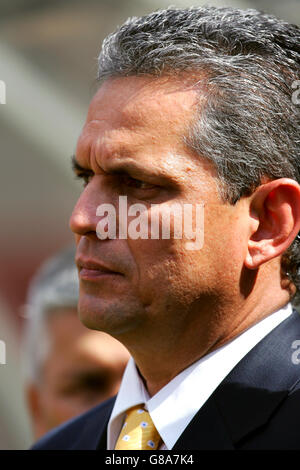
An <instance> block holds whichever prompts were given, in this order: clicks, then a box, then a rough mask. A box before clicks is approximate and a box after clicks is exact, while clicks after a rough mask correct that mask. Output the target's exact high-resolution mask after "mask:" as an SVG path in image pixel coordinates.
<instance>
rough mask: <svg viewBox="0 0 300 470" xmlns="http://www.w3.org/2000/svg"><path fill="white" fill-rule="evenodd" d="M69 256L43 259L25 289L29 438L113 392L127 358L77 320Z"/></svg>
mask: <svg viewBox="0 0 300 470" xmlns="http://www.w3.org/2000/svg"><path fill="white" fill-rule="evenodd" d="M74 254H75V250H74V248H73V247H70V248H68V249H66V250H63V251H62V252H61V253H59V254H58V255H56V256H55V257H54V258H51V259H50V260H48V261H47V262H46V263H45V264H44V265H43V266H42V267H41V268H40V269H39V270H38V272H37V274H36V276H35V277H34V279H33V281H32V283H31V285H30V288H29V292H28V299H27V305H26V317H27V323H26V325H25V332H24V339H23V355H24V373H25V396H26V402H27V404H28V409H29V413H30V418H31V421H32V426H33V433H34V436H35V438H38V437H40V436H42V435H43V434H45V433H46V432H47V431H49V430H50V429H52V428H53V427H55V426H57V425H59V424H61V423H63V422H64V421H66V420H68V419H70V418H72V417H74V416H76V415H78V414H80V413H82V412H84V411H86V410H88V409H89V408H91V407H92V406H93V405H96V404H98V403H100V402H101V401H103V400H106V399H107V398H109V397H111V396H113V395H115V394H116V393H117V391H118V388H119V384H120V381H121V378H122V375H123V372H124V368H125V366H126V363H127V361H128V359H129V353H128V351H127V349H126V348H125V347H124V346H123V345H122V344H121V343H119V341H117V340H115V339H114V338H112V337H111V336H109V335H107V334H106V333H102V332H96V331H92V330H89V329H87V328H86V327H85V326H84V325H83V324H82V323H81V322H80V321H79V319H78V316H77V302H78V275H77V269H76V266H75V263H74Z"/></svg>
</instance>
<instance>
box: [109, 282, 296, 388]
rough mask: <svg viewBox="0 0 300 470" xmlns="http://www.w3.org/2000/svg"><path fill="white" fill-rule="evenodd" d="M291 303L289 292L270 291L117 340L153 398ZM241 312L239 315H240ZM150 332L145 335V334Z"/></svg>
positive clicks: (213, 307)
mask: <svg viewBox="0 0 300 470" xmlns="http://www.w3.org/2000/svg"><path fill="white" fill-rule="evenodd" d="M288 301H289V295H288V293H287V292H286V291H281V292H278V293H277V295H275V292H274V291H272V289H270V292H269V293H268V295H266V292H264V295H262V293H259V296H255V297H254V296H252V297H251V296H249V298H247V300H246V301H245V300H244V299H243V301H240V302H236V304H234V303H233V302H232V299H231V302H230V303H228V304H227V305H222V307H221V303H219V304H218V306H216V305H210V307H209V308H208V309H205V308H203V309H200V310H198V311H197V315H191V316H190V317H189V316H188V315H186V316H184V318H183V317H182V316H181V317H180V318H181V319H182V322H181V324H180V325H178V324H177V325H174V316H173V322H172V324H171V325H160V327H159V326H155V325H153V326H154V327H153V328H152V329H151V328H148V326H147V327H145V328H143V329H142V330H141V331H140V332H139V334H136V332H135V334H134V335H133V336H134V337H133V338H127V340H128V341H126V343H127V344H125V341H124V338H118V339H119V340H120V341H121V342H123V343H124V344H125V346H126V347H127V349H128V350H129V351H130V353H131V355H132V357H133V358H134V360H135V363H136V366H137V367H138V370H139V372H140V374H141V376H142V378H143V380H144V383H145V386H146V388H147V390H148V392H149V394H150V396H153V395H155V394H156V393H157V392H158V391H159V390H161V389H162V388H163V387H164V386H165V385H166V384H168V383H169V382H170V381H171V380H172V379H173V378H174V377H176V376H177V375H178V374H179V373H180V372H182V371H183V370H184V369H186V368H187V367H189V366H190V365H191V364H193V363H194V362H196V361H197V360H199V359H200V358H201V357H203V356H205V355H207V354H209V353H210V352H212V351H214V350H216V349H218V348H219V347H221V346H223V345H224V344H226V343H228V342H229V341H231V340H232V339H234V338H235V337H236V336H238V335H239V334H240V333H242V332H243V331H245V330H246V329H248V328H249V327H251V326H252V325H254V324H255V323H257V322H258V321H260V320H262V319H263V318H265V317H267V316H268V315H270V314H271V313H273V312H275V311H276V310H279V309H280V308H281V307H283V306H284V305H286V303H287V302H288ZM237 312H238V314H237ZM145 331H147V333H146V334H145V333H144V332H145Z"/></svg>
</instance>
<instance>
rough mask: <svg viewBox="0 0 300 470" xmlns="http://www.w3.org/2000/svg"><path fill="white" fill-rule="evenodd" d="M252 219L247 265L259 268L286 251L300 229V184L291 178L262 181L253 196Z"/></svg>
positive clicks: (250, 267)
mask: <svg viewBox="0 0 300 470" xmlns="http://www.w3.org/2000/svg"><path fill="white" fill-rule="evenodd" d="M251 198H252V199H251V203H250V215H251V217H252V220H253V224H252V233H251V236H250V238H249V242H248V252H247V255H246V259H245V266H246V267H247V268H249V269H257V268H258V267H259V266H260V265H262V264H263V263H266V262H267V261H269V260H271V259H273V258H276V257H278V256H280V255H282V254H283V253H284V251H286V250H287V248H288V247H289V246H290V245H291V243H292V242H293V240H294V239H295V238H296V236H297V235H298V233H299V230H300V185H299V184H298V183H297V182H296V181H294V180H292V179H288V178H280V179H278V180H274V181H270V182H268V183H265V184H262V185H261V186H259V188H257V190H256V191H255V192H254V194H253V195H252V196H251Z"/></svg>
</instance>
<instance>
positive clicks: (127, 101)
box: [86, 76, 197, 127]
mask: <svg viewBox="0 0 300 470" xmlns="http://www.w3.org/2000/svg"><path fill="white" fill-rule="evenodd" d="M196 104H197V92H196V90H195V88H194V87H192V86H191V85H189V84H187V83H186V81H180V80H175V79H170V78H168V77H160V78H154V77H149V76H146V77H144V76H130V77H122V78H111V79H108V80H106V81H105V82H104V83H103V84H102V85H101V86H100V88H99V89H98V91H97V93H96V94H95V96H94V97H93V99H92V101H91V104H90V106H89V110H88V114H87V120H86V124H89V123H90V122H93V121H94V120H103V119H111V120H113V121H114V124H115V125H116V126H118V125H119V126H120V127H122V126H124V124H126V125H127V126H128V127H146V126H150V127H153V126H157V125H158V123H159V122H161V123H167V122H169V123H173V124H174V123H175V122H176V119H177V122H178V123H180V122H182V120H183V119H189V118H191V117H192V115H193V113H194V111H195V109H196V108H195V106H196Z"/></svg>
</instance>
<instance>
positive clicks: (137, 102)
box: [70, 77, 246, 339]
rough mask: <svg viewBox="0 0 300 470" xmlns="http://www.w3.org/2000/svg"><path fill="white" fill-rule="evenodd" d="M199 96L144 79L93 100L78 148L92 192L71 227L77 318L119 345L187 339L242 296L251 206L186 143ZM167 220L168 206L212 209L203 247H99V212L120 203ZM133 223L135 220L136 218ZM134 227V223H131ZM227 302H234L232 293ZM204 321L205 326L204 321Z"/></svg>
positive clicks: (112, 83) (170, 242)
mask: <svg viewBox="0 0 300 470" xmlns="http://www.w3.org/2000/svg"><path fill="white" fill-rule="evenodd" d="M198 105H199V103H198V96H197V94H196V91H195V89H194V88H192V87H188V86H185V85H183V84H181V83H180V82H179V81H177V82H176V81H168V80H166V79H162V78H161V79H157V80H154V79H152V78H146V77H143V78H142V77H127V78H118V79H109V80H107V81H106V82H104V84H103V85H102V86H101V87H100V89H99V90H98V92H97V93H96V95H95V97H94V98H93V100H92V102H91V105H90V108H89V111H88V115H87V120H86V123H85V125H84V128H83V131H82V134H81V136H80V138H79V141H78V145H77V150H76V162H77V169H76V172H77V174H78V175H79V176H81V177H83V178H84V180H85V183H86V186H85V189H84V191H83V192H82V195H81V197H80V198H79V200H78V202H77V205H76V206H75V208H74V211H73V214H72V217H71V221H70V226H71V228H72V230H73V231H74V233H75V234H76V242H77V256H76V258H77V264H78V267H79V278H80V301H79V312H80V316H81V320H82V321H83V322H84V323H85V324H86V326H88V327H90V328H95V329H100V330H104V331H107V332H109V333H111V334H113V335H116V336H117V337H120V336H121V335H124V334H127V335H128V334H129V335H130V334H131V332H135V334H136V332H137V331H146V330H145V329H146V328H147V331H148V335H149V339H150V338H151V332H152V331H153V332H154V331H155V337H156V338H157V337H159V336H160V334H162V335H164V334H165V333H166V330H167V331H168V334H169V335H170V336H172V335H174V339H175V337H176V335H177V336H178V334H179V332H180V334H181V335H183V334H184V330H185V329H188V328H189V326H190V325H192V324H193V322H195V319H196V318H198V317H199V312H202V315H203V316H204V317H205V316H206V320H205V321H206V322H207V321H209V320H208V318H207V315H209V313H208V310H209V309H210V310H211V308H212V306H213V305H214V304H215V302H216V301H217V300H220V299H221V298H222V297H224V295H225V294H226V293H227V294H228V293H229V292H230V295H236V289H237V286H238V279H239V276H240V271H241V269H242V266H243V259H244V254H245V247H246V245H245V241H244V235H245V234H243V230H242V216H243V211H244V209H245V208H244V206H243V204H242V203H241V204H239V203H238V204H237V205H236V206H230V205H229V204H224V203H223V202H222V201H221V199H220V196H219V193H218V190H217V183H216V174H215V170H214V168H213V166H212V164H211V163H210V162H209V161H207V160H205V159H204V158H200V157H199V156H198V155H196V154H194V153H193V152H192V151H191V150H189V149H188V148H187V147H186V146H185V144H184V142H183V136H184V135H185V134H186V132H187V130H188V126H189V125H190V123H191V121H192V119H193V117H194V116H195V112H196V109H197V106H198ZM120 196H127V205H128V207H130V205H132V204H135V203H141V204H144V205H145V206H146V207H147V211H148V216H149V218H150V209H151V205H153V208H152V209H151V211H154V212H155V211H160V213H164V211H165V210H166V209H167V207H168V206H169V205H170V204H173V203H178V204H180V205H181V206H183V205H184V204H192V205H193V206H194V207H195V205H196V204H204V245H203V247H202V248H201V249H200V250H188V249H187V248H186V242H187V240H186V239H185V238H184V237H182V238H181V239H176V238H174V236H173V235H174V234H173V233H172V230H171V236H170V237H169V239H162V238H161V237H160V239H151V238H148V239H133V238H130V237H128V238H127V239H120V238H118V237H117V238H116V239H106V240H100V239H99V238H98V237H97V234H96V227H97V224H98V222H99V220H100V217H99V216H97V215H96V210H97V207H98V206H99V205H101V204H105V203H106V204H112V205H113V206H114V207H115V208H116V214H117V225H118V208H119V197H120ZM128 221H130V217H129V218H128ZM128 223H129V222H128ZM225 296H226V295H225ZM197 321H198V320H197Z"/></svg>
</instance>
